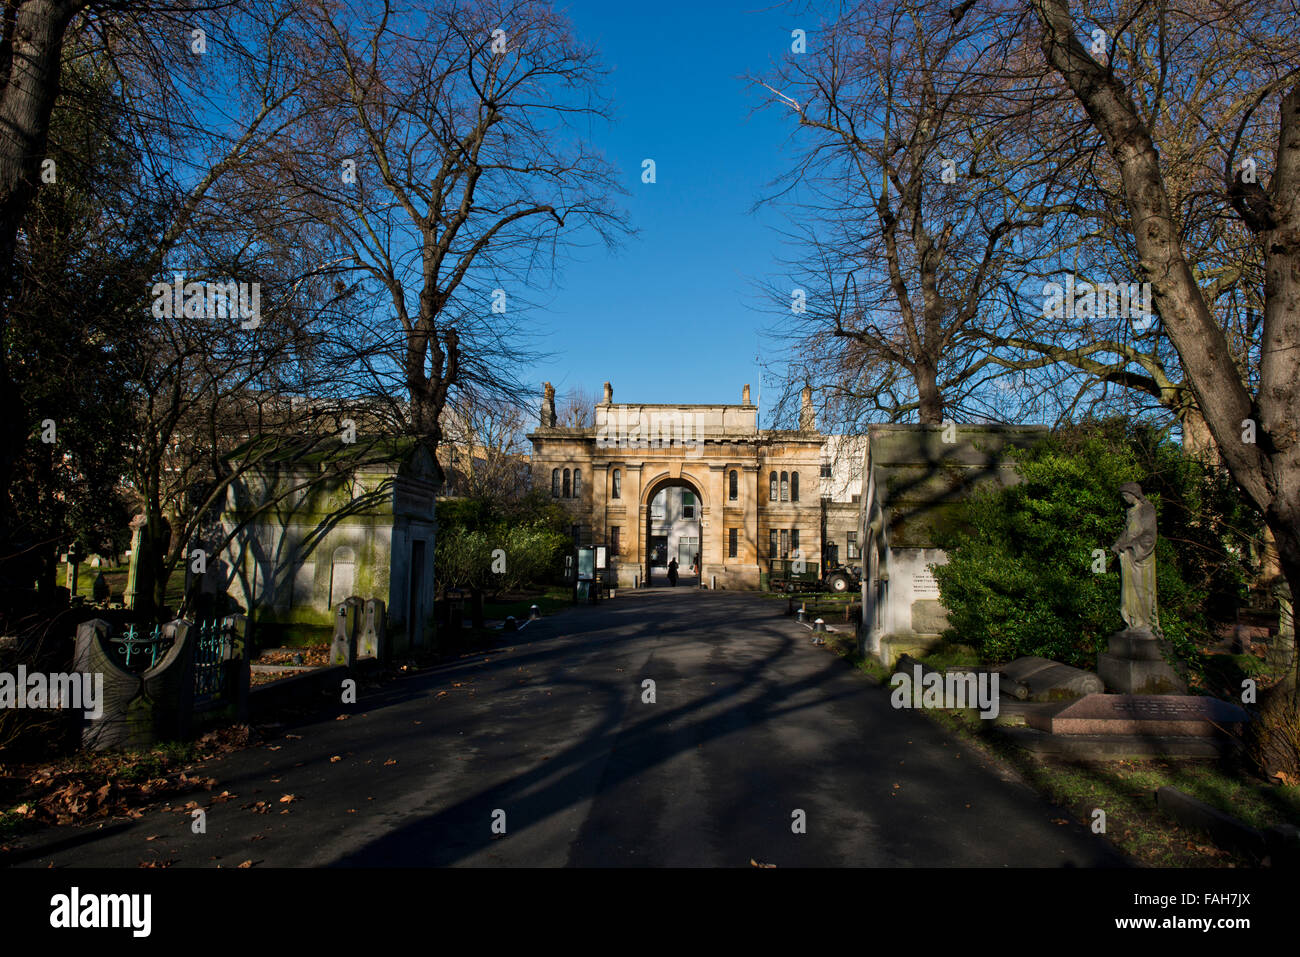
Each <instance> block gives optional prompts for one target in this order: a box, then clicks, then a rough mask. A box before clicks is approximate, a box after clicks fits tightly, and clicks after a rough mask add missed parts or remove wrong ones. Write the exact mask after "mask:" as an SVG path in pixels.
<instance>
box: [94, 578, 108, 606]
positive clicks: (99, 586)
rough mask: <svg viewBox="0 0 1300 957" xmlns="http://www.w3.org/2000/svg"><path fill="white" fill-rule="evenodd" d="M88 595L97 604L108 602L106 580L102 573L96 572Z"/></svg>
mask: <svg viewBox="0 0 1300 957" xmlns="http://www.w3.org/2000/svg"><path fill="white" fill-rule="evenodd" d="M90 595H91V597H92V598H94V599H95V601H96V602H97V603H99V604H103V603H104V602H106V601H108V596H109V588H108V579H106V578H105V577H104V573H103V572H97V573H96V574H95V580H94V582H92V583H91V586H90Z"/></svg>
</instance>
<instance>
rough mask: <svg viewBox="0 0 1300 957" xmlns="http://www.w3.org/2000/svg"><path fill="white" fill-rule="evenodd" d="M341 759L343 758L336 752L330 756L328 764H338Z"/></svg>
mask: <svg viewBox="0 0 1300 957" xmlns="http://www.w3.org/2000/svg"><path fill="white" fill-rule="evenodd" d="M342 760H343V759H342V758H341V757H339V756H338V755H337V754H336V755H334V756H333V757H332V758H330V764H338V763H339V762H340V761H342Z"/></svg>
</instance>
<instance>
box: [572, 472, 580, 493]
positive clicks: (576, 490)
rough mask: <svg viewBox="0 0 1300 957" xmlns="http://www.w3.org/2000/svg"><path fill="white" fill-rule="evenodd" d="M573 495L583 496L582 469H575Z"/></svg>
mask: <svg viewBox="0 0 1300 957" xmlns="http://www.w3.org/2000/svg"><path fill="white" fill-rule="evenodd" d="M573 497H574V498H582V469H574V470H573Z"/></svg>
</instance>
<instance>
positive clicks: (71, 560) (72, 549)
mask: <svg viewBox="0 0 1300 957" xmlns="http://www.w3.org/2000/svg"><path fill="white" fill-rule="evenodd" d="M81 557H82V556H81V549H80V548H78V547H77V543H76V542H73V543H72V544H71V545H69V546H68V553H67V555H65V556H64V558H65V560H66V561H67V563H68V579H67V588H68V595H69V596H70V597H73V598H75V597H76V595H77V579H78V577H79V575H80V565H81Z"/></svg>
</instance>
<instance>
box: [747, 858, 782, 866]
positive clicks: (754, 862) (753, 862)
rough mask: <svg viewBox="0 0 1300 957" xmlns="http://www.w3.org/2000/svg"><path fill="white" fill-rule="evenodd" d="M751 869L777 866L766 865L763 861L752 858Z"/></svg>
mask: <svg viewBox="0 0 1300 957" xmlns="http://www.w3.org/2000/svg"><path fill="white" fill-rule="evenodd" d="M749 866H750V867H776V865H775V864H765V863H763V862H762V861H756V860H754V859H753V858H752V857H751V858H750V859H749Z"/></svg>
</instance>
